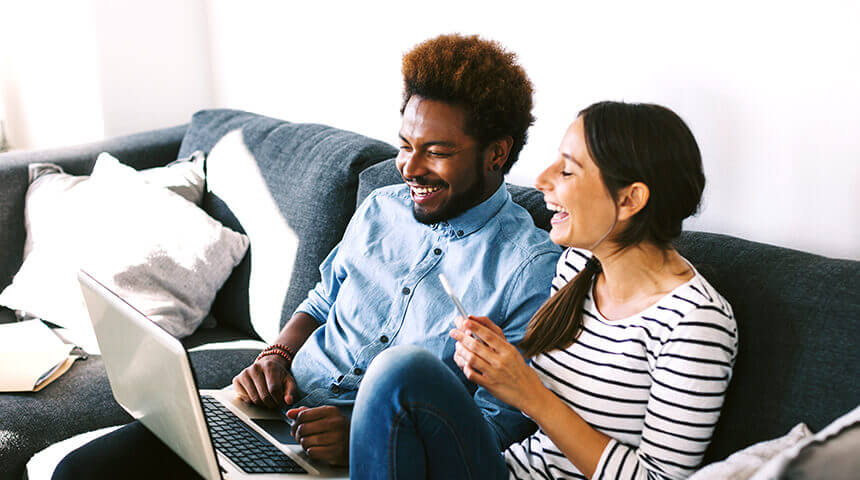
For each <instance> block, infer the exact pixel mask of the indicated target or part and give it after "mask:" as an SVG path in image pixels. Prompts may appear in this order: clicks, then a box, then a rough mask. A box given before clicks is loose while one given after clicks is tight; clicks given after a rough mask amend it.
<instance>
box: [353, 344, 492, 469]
mask: <svg viewBox="0 0 860 480" xmlns="http://www.w3.org/2000/svg"><path fill="white" fill-rule="evenodd" d="M349 442H350V443H349V450H350V452H349V468H350V472H349V473H350V478H356V479H367V478H378V479H382V478H385V479H415V478H429V479H433V478H440V479H460V478H492V479H506V478H508V469H507V466H506V465H505V461H504V457H503V456H502V454H501V452H500V448H499V443H498V440H497V438H496V435H495V433H494V432H493V429H492V428H491V427H490V425H489V424H487V422H486V421H485V420H484V416H483V415H482V414H481V411H480V410H479V409H478V407H477V405H475V401H474V400H473V398H472V396H471V395H470V394H469V392H468V390H466V387H465V386H464V385H463V384H462V383H461V382H460V380H459V379H458V378H457V376H456V375H455V374H454V372H452V371H451V370H450V369H449V368H448V367H447V366H445V364H444V363H442V362H441V361H440V360H439V359H438V358H436V357H435V356H433V355H432V354H430V353H429V352H427V351H426V350H424V349H422V348H420V347H415V346H411V345H405V346H399V347H394V348H391V349H389V350H387V351H385V352H383V353H381V354H379V355H378V356H377V357H376V359H374V360H373V362H372V363H371V364H370V367H369V368H368V371H367V374H366V375H365V378H364V380H363V381H362V383H361V386H360V387H359V389H358V396H357V398H356V401H355V408H354V410H353V415H352V423H351V427H350V440H349Z"/></svg>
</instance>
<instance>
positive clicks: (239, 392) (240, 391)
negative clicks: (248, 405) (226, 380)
mask: <svg viewBox="0 0 860 480" xmlns="http://www.w3.org/2000/svg"><path fill="white" fill-rule="evenodd" d="M233 392H234V393H235V394H236V396H237V397H239V400H242V401H243V402H247V401H249V400H251V398H250V397H249V396H248V392H246V391H245V388H244V387H242V384H241V383H239V376H238V375H236V376H235V377H233Z"/></svg>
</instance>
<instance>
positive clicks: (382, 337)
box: [379, 335, 388, 343]
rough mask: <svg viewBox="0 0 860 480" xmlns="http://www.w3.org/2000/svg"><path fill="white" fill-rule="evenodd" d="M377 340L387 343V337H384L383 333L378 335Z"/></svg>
mask: <svg viewBox="0 0 860 480" xmlns="http://www.w3.org/2000/svg"><path fill="white" fill-rule="evenodd" d="M379 341H380V342H382V343H388V337H386V336H385V335H383V336H381V337H379Z"/></svg>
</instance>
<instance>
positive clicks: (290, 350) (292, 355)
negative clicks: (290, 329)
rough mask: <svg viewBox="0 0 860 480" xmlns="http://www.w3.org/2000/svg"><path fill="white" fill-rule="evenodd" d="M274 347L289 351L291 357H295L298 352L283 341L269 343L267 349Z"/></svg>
mask: <svg viewBox="0 0 860 480" xmlns="http://www.w3.org/2000/svg"><path fill="white" fill-rule="evenodd" d="M272 349H279V350H283V351H285V352H287V353H289V354H290V356H291V357H295V356H296V352H295V351H294V350H293V349H292V348H290V347H288V346H286V345H284V344H283V343H274V344H272V345H269V346H268V347H266V350H272Z"/></svg>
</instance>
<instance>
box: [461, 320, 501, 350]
mask: <svg viewBox="0 0 860 480" xmlns="http://www.w3.org/2000/svg"><path fill="white" fill-rule="evenodd" d="M462 330H466V331H467V332H472V333H474V334H475V335H477V336H478V338H479V339H481V341H483V342H484V344H486V345H487V346H488V347H489V348H491V349H493V350H495V351H497V352H499V351H501V350H502V349H504V348H505V346H506V344H507V343H508V341H507V339H505V335H504V334H503V333H497V332H496V331H495V330H491V329H489V328H487V327H486V326H484V325H483V324H481V323H480V322H477V321H475V320H471V319H470V320H466V323H464V324H463V328H462Z"/></svg>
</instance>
